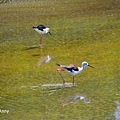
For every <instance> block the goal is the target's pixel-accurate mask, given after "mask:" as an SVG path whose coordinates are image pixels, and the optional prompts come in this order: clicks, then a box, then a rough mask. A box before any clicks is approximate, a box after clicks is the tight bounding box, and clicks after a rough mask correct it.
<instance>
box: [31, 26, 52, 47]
mask: <svg viewBox="0 0 120 120" xmlns="http://www.w3.org/2000/svg"><path fill="white" fill-rule="evenodd" d="M32 28H34V30H35V31H37V32H38V33H39V34H40V47H41V48H42V37H43V34H46V33H49V34H50V35H51V33H50V29H49V28H47V27H45V26H43V25H38V26H37V27H34V26H33V27H32Z"/></svg>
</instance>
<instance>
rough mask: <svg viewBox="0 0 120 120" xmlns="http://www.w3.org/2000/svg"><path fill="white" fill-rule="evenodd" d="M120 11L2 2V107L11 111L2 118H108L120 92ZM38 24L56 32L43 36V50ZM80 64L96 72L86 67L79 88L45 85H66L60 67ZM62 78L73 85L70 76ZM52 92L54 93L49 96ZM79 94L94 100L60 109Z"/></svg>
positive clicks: (95, 5)
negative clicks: (47, 58) (48, 58)
mask: <svg viewBox="0 0 120 120" xmlns="http://www.w3.org/2000/svg"><path fill="white" fill-rule="evenodd" d="M104 2H105V3H106V4H104ZM37 3H38V4H37ZM48 3H49V4H48ZM113 3H114V4H113ZM118 7H119V1H118V2H117V1H116V2H115V1H114V0H111V1H109V2H108V1H95V0H92V1H89V0H86V1H82V0H81V1H79V0H75V1H72V0H68V1H61V0H58V1H52V0H51V1H47V0H46V1H36V2H32V1H31V2H25V3H24V2H17V3H14V2H13V3H12V4H8V3H7V4H5V5H4V4H1V6H0V16H1V17H0V21H1V23H0V26H1V28H0V38H1V39H0V43H1V44H0V90H1V94H0V109H6V110H9V113H8V114H2V113H0V117H1V119H10V120H13V119H17V120H29V119H33V120H34V119H35V120H37V119H38V120H39V119H43V120H49V119H52V120H56V119H59V120H60V119H62V120H63V119H64V120H66V119H69V120H74V119H75V120H77V119H78V120H79V119H81V120H91V119H94V120H101V119H107V117H108V116H109V115H110V114H111V113H112V112H113V111H114V110H115V103H114V101H115V100H119V94H120V82H119V54H120V53H119V51H120V50H119V44H120V42H119V33H120V29H119V28H120V25H119V22H120V20H119V12H118ZM38 24H44V25H46V26H48V27H50V30H51V33H52V36H49V35H47V34H46V35H44V37H43V48H42V49H40V48H39V47H38V45H39V34H38V33H36V32H35V31H34V30H33V29H32V26H34V25H38ZM48 54H50V56H51V57H52V59H51V61H50V62H49V63H47V64H42V65H41V66H39V67H38V66H37V63H38V61H39V60H40V58H41V57H44V56H46V55H48ZM82 61H87V62H88V63H89V64H90V65H92V66H94V69H92V68H87V67H86V69H85V70H84V71H83V72H82V73H81V74H80V75H77V76H75V84H76V86H75V87H72V88H62V89H59V88H58V87H42V85H43V84H57V83H62V81H61V78H60V77H59V75H58V74H57V72H56V69H57V66H56V63H60V64H66V65H67V64H71V63H73V64H75V65H78V66H80V65H81V62H82ZM63 76H64V78H65V80H66V81H67V82H72V81H71V76H70V75H68V74H66V73H63ZM31 86H38V87H36V88H35V87H31ZM51 90H56V91H55V92H54V93H53V94H51ZM75 93H79V94H84V95H85V96H87V97H88V98H89V99H90V100H91V102H90V103H89V104H85V103H84V102H83V101H80V102H77V103H74V104H70V105H67V106H65V107H62V104H63V103H64V102H65V100H66V99H67V98H68V97H69V96H71V95H72V94H75ZM116 94H118V95H116Z"/></svg>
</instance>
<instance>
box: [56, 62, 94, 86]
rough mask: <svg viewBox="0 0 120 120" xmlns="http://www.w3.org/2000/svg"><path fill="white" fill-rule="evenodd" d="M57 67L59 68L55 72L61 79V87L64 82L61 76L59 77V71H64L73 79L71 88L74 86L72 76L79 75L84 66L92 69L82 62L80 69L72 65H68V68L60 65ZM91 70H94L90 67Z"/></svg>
mask: <svg viewBox="0 0 120 120" xmlns="http://www.w3.org/2000/svg"><path fill="white" fill-rule="evenodd" d="M57 65H58V66H60V68H58V69H57V72H58V73H59V75H60V76H61V78H62V81H63V85H64V84H65V80H64V78H63V76H62V75H61V73H60V71H62V70H65V71H66V72H67V73H68V74H70V75H72V76H73V78H72V84H73V86H74V76H75V75H77V74H79V73H81V72H82V71H83V70H84V68H85V67H86V66H89V67H92V66H90V65H89V64H88V63H87V62H82V66H81V67H77V66H75V65H73V64H70V65H68V66H65V65H60V64H57ZM92 68H94V67H92Z"/></svg>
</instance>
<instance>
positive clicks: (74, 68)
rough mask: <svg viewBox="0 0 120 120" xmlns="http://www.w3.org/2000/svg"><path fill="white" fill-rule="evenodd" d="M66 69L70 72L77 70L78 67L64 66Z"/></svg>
mask: <svg viewBox="0 0 120 120" xmlns="http://www.w3.org/2000/svg"><path fill="white" fill-rule="evenodd" d="M66 69H67V70H68V71H70V72H72V70H74V71H78V67H70V68H66Z"/></svg>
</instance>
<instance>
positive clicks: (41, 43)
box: [40, 34, 43, 48]
mask: <svg viewBox="0 0 120 120" xmlns="http://www.w3.org/2000/svg"><path fill="white" fill-rule="evenodd" d="M42 37H43V35H42V34H41V36H40V47H41V48H42Z"/></svg>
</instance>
